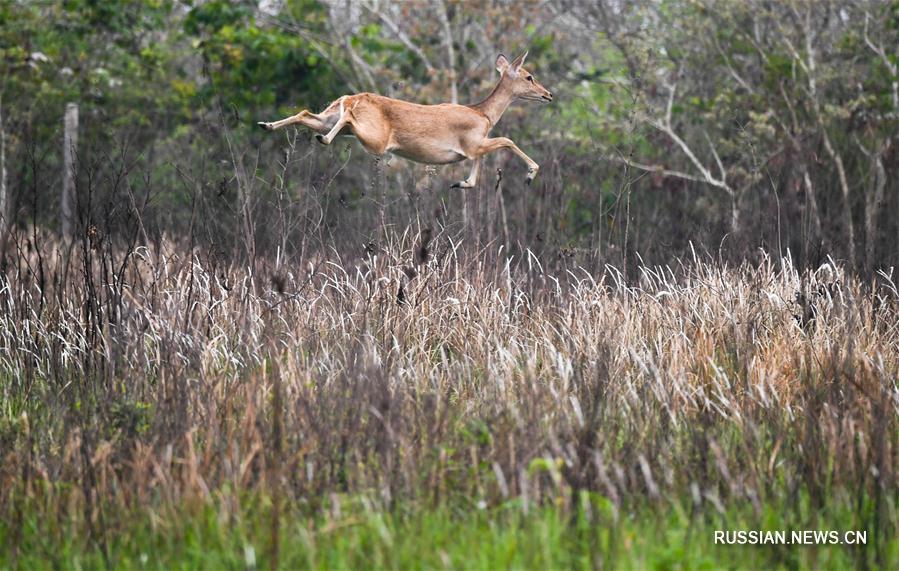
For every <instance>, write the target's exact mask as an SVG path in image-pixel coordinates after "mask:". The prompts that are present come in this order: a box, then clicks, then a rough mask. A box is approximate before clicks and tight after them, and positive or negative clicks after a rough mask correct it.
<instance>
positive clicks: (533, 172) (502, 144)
mask: <svg viewBox="0 0 899 571" xmlns="http://www.w3.org/2000/svg"><path fill="white" fill-rule="evenodd" d="M502 148H506V149H509V150H510V151H512V152H513V153H515V154H516V155H518V156H519V157H521V159H522V160H523V161H524V162H525V163H527V165H528V177H527V183H528V184H531V182H532V181H533V180H534V177H536V176H537V171H539V170H540V165H538V164H537V163H536V162H534V159H532V158H531V157H529V156H527V155H526V154H525V153H524V151H522V150H521V149H519V148H518V145H516V144H515V143H514V142H512V139H507V138H506V137H496V138H495V139H486V140H485V141H484V142H483V143H481V146H480V147H478V150H477V152H476V153H475V154H476V155H477V156H478V157H483V156H484V155H486V154H487V153H492V152H493V151H495V150H497V149H502Z"/></svg>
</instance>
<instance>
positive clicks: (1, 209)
mask: <svg viewBox="0 0 899 571" xmlns="http://www.w3.org/2000/svg"><path fill="white" fill-rule="evenodd" d="M8 229H9V188H8V187H7V186H6V125H4V124H3V97H2V95H0V256H2V255H3V254H4V253H6V231H7V230H8Z"/></svg>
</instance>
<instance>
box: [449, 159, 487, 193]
mask: <svg viewBox="0 0 899 571" xmlns="http://www.w3.org/2000/svg"><path fill="white" fill-rule="evenodd" d="M480 170H481V158H480V157H478V158H476V159H474V162H473V163H472V165H471V172H470V173H469V174H468V178H466V179H465V180H460V181H458V182H455V183H453V186H451V187H450V188H474V187H475V186H477V184H478V173H479V172H480Z"/></svg>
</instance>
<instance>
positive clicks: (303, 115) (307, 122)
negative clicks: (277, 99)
mask: <svg viewBox="0 0 899 571" xmlns="http://www.w3.org/2000/svg"><path fill="white" fill-rule="evenodd" d="M329 119H331V117H330V116H329V115H326V114H325V113H320V114H315V113H312V112H311V111H309V110H308V109H304V110H303V111H300V112H299V113H297V114H296V115H293V116H291V117H288V118H286V119H281V120H280V121H274V122H271V123H266V122H263V121H260V122H259V123H256V124H257V125H259V127H261V128H262V129H265V130H266V131H274V130H275V129H281V128H283V127H288V126H290V125H303V126H304V127H309V128H310V129H312V130H313V131H316V132H318V133H327V132H328V130H329V129H330V123H331V121H329Z"/></svg>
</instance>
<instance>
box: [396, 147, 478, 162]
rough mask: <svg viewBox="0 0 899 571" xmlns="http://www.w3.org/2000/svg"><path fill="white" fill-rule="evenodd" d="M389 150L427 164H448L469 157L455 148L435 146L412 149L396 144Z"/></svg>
mask: <svg viewBox="0 0 899 571" xmlns="http://www.w3.org/2000/svg"><path fill="white" fill-rule="evenodd" d="M387 151H388V152H390V153H393V154H394V155H396V156H398V157H403V158H404V159H409V160H410V161H415V162H416V163H423V164H426V165H447V164H450V163H458V162H459V161H464V160H465V159H467V158H468V157H466V156H465V155H464V154H462V153H460V152H458V151H456V150H453V149H435V148H433V147H431V148H427V147H423V148H415V149H410V148H407V147H401V146H396V147H390V148H388V149H387Z"/></svg>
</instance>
